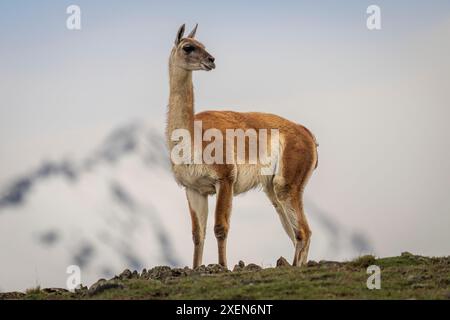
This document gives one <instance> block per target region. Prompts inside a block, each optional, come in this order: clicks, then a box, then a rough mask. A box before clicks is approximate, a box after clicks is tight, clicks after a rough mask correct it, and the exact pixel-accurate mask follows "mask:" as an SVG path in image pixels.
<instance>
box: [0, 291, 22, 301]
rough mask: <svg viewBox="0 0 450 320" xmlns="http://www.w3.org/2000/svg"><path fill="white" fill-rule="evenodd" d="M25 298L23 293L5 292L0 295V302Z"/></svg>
mask: <svg viewBox="0 0 450 320" xmlns="http://www.w3.org/2000/svg"><path fill="white" fill-rule="evenodd" d="M23 297H25V293H23V292H6V293H0V300H18V299H22V298H23Z"/></svg>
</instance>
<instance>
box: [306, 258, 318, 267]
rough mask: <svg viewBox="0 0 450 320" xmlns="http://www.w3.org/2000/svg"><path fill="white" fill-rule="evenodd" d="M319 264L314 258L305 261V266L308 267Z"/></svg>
mask: <svg viewBox="0 0 450 320" xmlns="http://www.w3.org/2000/svg"><path fill="white" fill-rule="evenodd" d="M318 265H319V264H318V263H317V262H316V261H314V260H310V261H308V262H307V263H306V266H307V267H309V268H311V267H317V266H318Z"/></svg>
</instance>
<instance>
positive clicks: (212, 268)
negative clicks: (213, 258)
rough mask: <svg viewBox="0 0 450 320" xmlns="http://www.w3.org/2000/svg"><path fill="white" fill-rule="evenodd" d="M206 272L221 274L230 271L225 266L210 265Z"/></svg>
mask: <svg viewBox="0 0 450 320" xmlns="http://www.w3.org/2000/svg"><path fill="white" fill-rule="evenodd" d="M206 271H207V272H208V273H221V272H226V271H228V269H227V268H225V267H224V266H222V265H220V264H209V265H208V266H207V267H206Z"/></svg>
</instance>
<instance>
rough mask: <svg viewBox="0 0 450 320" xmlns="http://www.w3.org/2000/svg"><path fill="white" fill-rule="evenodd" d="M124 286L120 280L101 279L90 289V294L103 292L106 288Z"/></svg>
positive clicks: (120, 287)
mask: <svg viewBox="0 0 450 320" xmlns="http://www.w3.org/2000/svg"><path fill="white" fill-rule="evenodd" d="M123 288H124V286H123V284H122V283H120V282H119V281H118V280H105V279H101V280H99V281H97V282H96V283H94V284H93V285H92V286H91V287H90V288H89V290H88V294H89V295H90V296H93V295H96V294H99V293H102V292H104V291H106V290H111V289H123Z"/></svg>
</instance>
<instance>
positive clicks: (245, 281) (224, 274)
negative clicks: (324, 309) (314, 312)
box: [0, 253, 450, 299]
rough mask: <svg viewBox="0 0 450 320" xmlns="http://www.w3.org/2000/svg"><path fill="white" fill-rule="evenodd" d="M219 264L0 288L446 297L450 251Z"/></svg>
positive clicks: (117, 295) (123, 295) (157, 294)
mask: <svg viewBox="0 0 450 320" xmlns="http://www.w3.org/2000/svg"><path fill="white" fill-rule="evenodd" d="M369 265H377V266H379V267H380V268H381V289H380V290H369V289H368V288H367V286H366V281H367V278H368V277H369V275H368V274H367V273H366V269H367V267H368V266H369ZM237 269H239V270H236V271H233V272H230V271H225V270H222V269H221V268H220V267H219V266H217V265H214V266H209V267H203V268H200V269H198V270H190V269H187V268H185V269H170V268H168V267H157V268H154V269H151V270H149V271H144V272H143V273H141V274H138V273H137V272H134V273H131V272H129V271H126V272H124V273H122V274H121V275H120V276H118V277H116V278H115V279H112V280H108V281H106V280H104V281H100V282H98V283H97V284H95V285H93V286H91V288H89V289H87V288H84V289H81V290H78V291H77V292H76V293H70V292H66V291H64V290H61V289H43V290H41V289H40V288H35V289H31V290H28V291H27V293H25V294H23V293H9V294H0V299H1V298H3V299H11V298H12V299H450V257H445V258H427V257H421V256H414V255H412V254H409V253H404V254H402V256H400V257H391V258H383V259H375V258H374V257H372V256H364V257H360V258H358V259H357V260H354V261H351V262H343V263H339V262H330V261H322V262H319V263H316V262H309V263H308V266H307V267H303V268H293V267H290V266H284V267H277V268H268V269H262V270H260V268H259V267H257V266H255V265H249V266H244V265H241V267H238V268H237Z"/></svg>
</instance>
